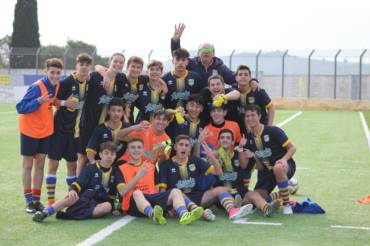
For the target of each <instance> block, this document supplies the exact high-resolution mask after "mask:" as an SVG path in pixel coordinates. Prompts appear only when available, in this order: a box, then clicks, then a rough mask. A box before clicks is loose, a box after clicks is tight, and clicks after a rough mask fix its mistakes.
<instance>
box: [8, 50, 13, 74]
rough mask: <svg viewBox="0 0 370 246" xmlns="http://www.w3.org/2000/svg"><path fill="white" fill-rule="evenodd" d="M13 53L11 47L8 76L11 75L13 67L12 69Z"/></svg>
mask: <svg viewBox="0 0 370 246" xmlns="http://www.w3.org/2000/svg"><path fill="white" fill-rule="evenodd" d="M12 53H13V47H10V49H9V66H8V75H10V71H11V67H12Z"/></svg>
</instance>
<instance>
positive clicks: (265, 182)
mask: <svg viewBox="0 0 370 246" xmlns="http://www.w3.org/2000/svg"><path fill="white" fill-rule="evenodd" d="M294 173H295V162H294V160H293V159H290V160H289V161H288V180H289V179H291V178H292V177H293V175H294ZM275 187H276V178H275V175H274V173H273V171H272V170H271V171H258V177H257V184H256V186H255V187H254V189H255V190H265V191H267V193H268V194H270V193H271V191H273V190H274V189H275Z"/></svg>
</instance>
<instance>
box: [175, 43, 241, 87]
mask: <svg viewBox="0 0 370 246" xmlns="http://www.w3.org/2000/svg"><path fill="white" fill-rule="evenodd" d="M179 48H181V45H180V40H179V41H173V39H172V38H171V52H172V51H174V50H176V49H179ZM187 68H188V70H189V71H193V72H196V73H197V74H198V75H199V76H200V77H201V79H202V81H203V82H205V83H206V84H207V82H208V78H209V77H210V76H211V75H214V74H219V75H221V76H222V77H223V78H224V80H225V83H227V84H230V85H231V84H234V83H236V81H235V74H234V72H233V71H231V70H230V69H229V68H228V67H227V66H226V65H225V64H224V62H223V61H222V60H221V59H220V58H218V57H214V59H213V63H212V65H211V66H210V67H209V68H205V67H204V66H203V64H202V63H201V61H200V58H199V56H196V57H194V58H190V59H189V65H188V67H187Z"/></svg>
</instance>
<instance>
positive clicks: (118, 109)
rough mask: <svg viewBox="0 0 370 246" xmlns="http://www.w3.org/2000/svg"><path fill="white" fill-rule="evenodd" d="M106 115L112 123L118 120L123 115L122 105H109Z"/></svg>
mask: <svg viewBox="0 0 370 246" xmlns="http://www.w3.org/2000/svg"><path fill="white" fill-rule="evenodd" d="M108 116H109V119H110V120H111V121H113V122H114V123H118V122H120V121H121V119H122V116H123V107H122V106H116V105H114V106H111V107H110V108H109V110H108Z"/></svg>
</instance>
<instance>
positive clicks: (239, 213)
mask: <svg viewBox="0 0 370 246" xmlns="http://www.w3.org/2000/svg"><path fill="white" fill-rule="evenodd" d="M251 213H253V205H252V204H247V205H244V206H243V207H240V208H232V209H231V210H230V211H229V219H231V220H237V219H240V218H243V217H245V216H247V215H248V214H251Z"/></svg>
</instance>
